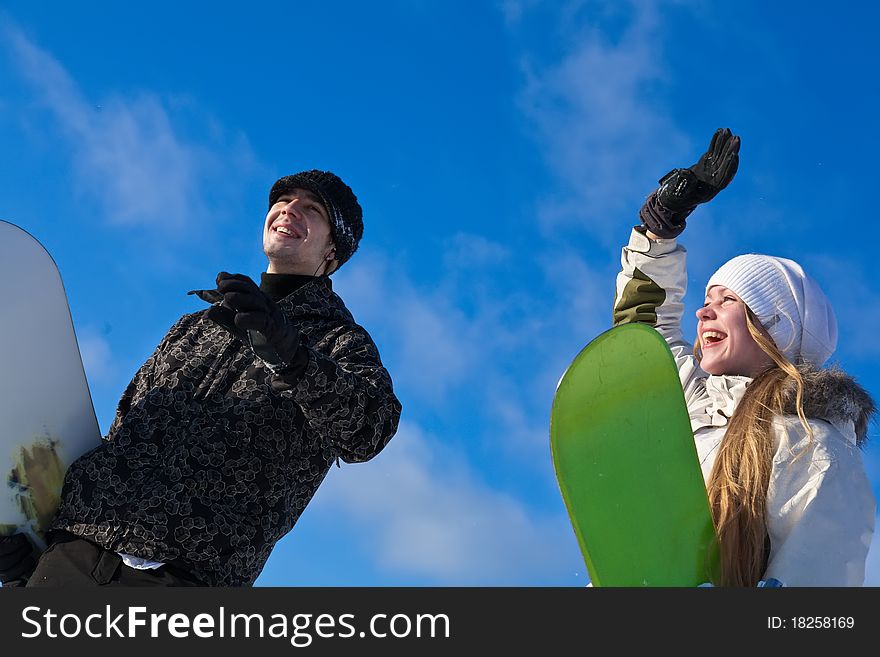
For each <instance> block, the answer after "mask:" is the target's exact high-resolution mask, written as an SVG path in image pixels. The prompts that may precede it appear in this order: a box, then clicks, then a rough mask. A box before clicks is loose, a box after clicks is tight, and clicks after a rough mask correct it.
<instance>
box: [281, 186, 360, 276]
mask: <svg viewBox="0 0 880 657" xmlns="http://www.w3.org/2000/svg"><path fill="white" fill-rule="evenodd" d="M292 189H306V190H308V191H310V192H312V193H313V194H315V195H316V196H317V197H318V198H320V199H321V202H322V203H323V204H324V208H325V209H326V210H327V214H328V215H329V217H330V235H331V237H332V238H333V243H334V244H335V245H336V260H338V261H339V267H342V265H344V264H345V262H346V261H347V260H348V259H349V258H351V256H352V255H353V254H354V252H355V251H357V248H358V243H359V242H360V241H361V237H362V236H363V234H364V219H363V211H362V210H361V206H360V204H359V203H358V200H357V197H356V196H355V195H354V192H352V191H351V187H349V186H348V185H346V184H345V183H344V182H342V179H341V178H339V176H337V175H336V174H334V173H331V172H329V171H319V170H317V169H312V170H311V171H300V172H299V173H295V174H293V175H292V176H284V177H283V178H279V179H278V180H277V181H276V182H275V184H274V185H272V189H271V190H270V191H269V207H270V208H271V207H272V206H273V205H275V202H276V201H277V200H278V197H279V196H281V195H283V194H285V193H287V192H289V191H290V190H292ZM339 267H337V269H339Z"/></svg>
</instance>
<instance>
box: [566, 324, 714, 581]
mask: <svg viewBox="0 0 880 657" xmlns="http://www.w3.org/2000/svg"><path fill="white" fill-rule="evenodd" d="M550 448H551V451H552V454H553V464H554V467H555V469H556V477H557V479H558V481H559V488H560V489H561V491H562V497H563V500H564V501H565V505H566V507H567V509H568V514H569V517H570V518H571V523H572V526H573V527H574V532H575V534H576V535H577V539H578V543H579V544H580V548H581V552H582V553H583V555H584V560H585V561H586V564H587V570H588V572H589V574H590V580H591V582H592V584H593V586H697V585H699V584H702V583H704V582H708V581H712V580H713V579H714V573H715V572H716V569H717V563H718V558H717V545H716V542H715V540H714V538H715V534H714V528H713V523H712V515H711V512H710V510H709V502H708V498H707V495H706V487H705V484H704V483H703V476H702V474H701V472H700V465H699V462H698V459H697V451H696V447H695V445H694V438H693V433H692V432H691V427H690V421H689V419H688V413H687V408H686V406H685V401H684V393H683V392H682V388H681V382H680V381H679V378H678V370H677V369H676V366H675V360H674V359H673V357H672V353H671V352H670V350H669V347H668V346H667V344H666V342H665V340H664V339H663V338H662V337H661V336H660V334H659V333H657V331H655V330H654V329H653V328H651V327H649V326H646V325H643V324H625V325H622V326H619V327H616V328H613V329H611V330H610V331H606V332H605V333H603V334H602V335H600V336H598V337H597V338H596V339H595V340H593V341H592V342H590V344H588V345H587V346H586V347H585V348H584V349H583V351H581V353H580V354H578V356H577V358H575V359H574V361H573V362H572V364H571V365H570V366H569V367H568V369H567V370H566V372H565V374H564V375H563V376H562V379H561V380H560V382H559V386H558V387H557V389H556V395H555V397H554V399H553V409H552V411H551V415H550Z"/></svg>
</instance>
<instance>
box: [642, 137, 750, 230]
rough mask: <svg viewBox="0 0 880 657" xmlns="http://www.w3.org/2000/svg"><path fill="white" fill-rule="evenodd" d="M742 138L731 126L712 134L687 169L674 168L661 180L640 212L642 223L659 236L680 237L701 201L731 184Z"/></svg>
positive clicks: (736, 166) (713, 196)
mask: <svg viewBox="0 0 880 657" xmlns="http://www.w3.org/2000/svg"><path fill="white" fill-rule="evenodd" d="M739 146H740V138H739V137H738V136H736V135H734V134H733V133H731V132H730V130H729V129H728V128H719V129H718V130H716V131H715V134H714V135H712V141H711V143H710V144H709V149H708V150H707V151H706V152H705V153H703V155H702V156H701V157H700V159H699V161H697V163H696V164H694V165H693V166H691V167H689V168H687V169H673V170H672V171H670V172H669V173H667V174H666V175H665V176H663V177H662V178H661V179H660V187H659V188H658V189H657V190H656V191H655V192H653V193H652V194H651V195H650V196H649V197H648V200H647V201H645V204H644V205H643V206H642V209H641V211H640V212H639V217H640V218H641V220H642V223H643V224H644V225H645V226H646V227H647V228H648V230H650V231H651V232H652V233H654V234H655V235H657V236H658V237H663V238H672V237H677V236H678V235H679V234H681V232H682V231H683V230H684V228H685V224H686V219H687V217H688V215H690V213H691V212H693V211H694V208H696V207H697V206H698V205H699V204H701V203H706V202H708V201H711V200H712V199H713V198H715V196H716V195H717V194H718V192H720V191H721V190H722V189H724V188H725V187H727V185H728V184H730V181H731V180H733V177H734V176H735V175H736V170H737V168H738V167H739Z"/></svg>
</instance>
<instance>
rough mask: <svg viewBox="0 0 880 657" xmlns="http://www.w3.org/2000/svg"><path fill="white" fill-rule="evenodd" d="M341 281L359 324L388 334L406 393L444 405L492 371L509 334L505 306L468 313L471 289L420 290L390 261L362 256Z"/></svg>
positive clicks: (389, 358) (388, 356)
mask: <svg viewBox="0 0 880 657" xmlns="http://www.w3.org/2000/svg"><path fill="white" fill-rule="evenodd" d="M338 278H339V280H338V285H337V288H338V289H339V290H340V291H341V292H342V293H343V297H344V298H345V300H346V304H347V305H348V306H349V308H351V309H352V312H353V313H354V315H355V317H357V318H358V321H359V322H362V323H363V324H364V325H365V326H367V328H368V329H369V330H370V331H371V332H374V331H375V332H376V335H377V336H385V337H384V342H385V344H387V347H388V348H387V350H386V348H385V346H384V345H383V347H382V352H383V353H382V357H383V359H384V360H385V361H386V362H388V363H389V368H390V369H391V371H392V375H393V376H394V381H395V386H398V387H399V388H400V389H401V390H406V391H407V394H410V395H416V396H418V397H420V398H421V399H422V400H423V401H428V402H429V403H431V404H432V405H434V406H437V407H440V406H442V404H443V402H444V400H445V397H446V395H447V394H448V393H450V392H451V391H453V390H454V389H457V388H461V387H469V386H471V385H473V383H472V382H473V381H474V376H473V375H474V374H475V373H476V372H481V371H484V370H486V369H493V358H494V355H495V354H497V350H498V349H499V346H500V345H501V344H502V343H503V342H504V340H505V336H507V335H508V333H509V330H508V329H507V328H505V327H504V326H502V325H500V323H499V322H497V321H495V317H496V315H497V307H498V305H499V304H500V303H501V302H498V303H494V302H492V303H490V302H488V301H487V302H485V303H482V304H478V306H477V307H476V308H475V309H474V310H473V311H472V312H470V313H469V312H466V311H465V310H463V309H462V308H463V305H462V301H463V295H464V294H466V293H467V291H466V290H462V289H461V288H459V287H457V286H451V287H449V288H435V287H433V286H428V285H425V286H423V285H417V284H415V283H414V282H412V281H411V280H410V279H409V278H408V276H407V274H406V272H405V271H402V270H401V268H400V267H399V266H398V265H396V264H395V263H394V262H393V260H391V259H389V258H387V257H384V256H378V255H375V254H368V253H364V254H362V255H360V254H359V260H358V264H357V265H356V266H354V265H352V266H351V269H343V270H342V271H341V272H340V273H339V277H338ZM392 364H394V365H395V367H391V365H392Z"/></svg>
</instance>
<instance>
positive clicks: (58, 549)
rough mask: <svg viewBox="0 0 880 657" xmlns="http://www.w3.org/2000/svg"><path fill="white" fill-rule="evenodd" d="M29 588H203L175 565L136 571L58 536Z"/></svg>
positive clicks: (63, 534) (78, 541) (100, 551)
mask: <svg viewBox="0 0 880 657" xmlns="http://www.w3.org/2000/svg"><path fill="white" fill-rule="evenodd" d="M27 585H28V586H203V585H202V584H201V583H200V582H198V581H197V580H196V579H195V578H194V577H193V576H192V575H190V574H189V573H187V572H186V570H184V569H182V568H180V567H179V566H177V565H175V564H165V565H164V566H162V567H161V568H155V569H152V570H139V569H137V568H131V567H129V566H126V565H125V564H124V563H123V562H122V557H120V556H119V555H118V554H116V553H115V552H111V551H110V550H105V549H104V548H102V547H100V546H99V545H96V544H94V543H92V542H90V541H87V540H85V539H82V538H79V537H78V536H75V535H74V534H69V533H67V532H59V533H58V534H56V535H55V536H53V538H52V541H51V543H50V545H49V547H48V548H47V549H46V551H45V552H43V554H42V556H41V557H40V560H39V561H38V562H37V568H36V570H34V573H33V575H31V577H30V579H29V580H28V583H27Z"/></svg>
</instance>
